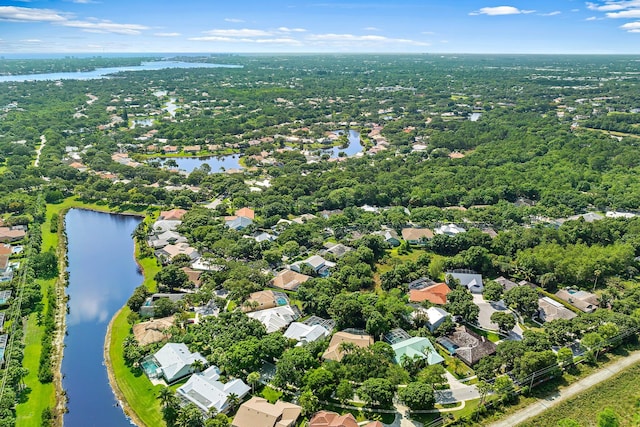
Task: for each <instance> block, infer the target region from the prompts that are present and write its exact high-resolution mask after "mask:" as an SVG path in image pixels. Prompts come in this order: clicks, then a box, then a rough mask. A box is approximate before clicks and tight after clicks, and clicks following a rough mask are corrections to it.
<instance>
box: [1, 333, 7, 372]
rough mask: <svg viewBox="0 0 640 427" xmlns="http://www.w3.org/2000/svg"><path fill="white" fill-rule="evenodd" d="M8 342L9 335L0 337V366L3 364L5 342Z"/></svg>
mask: <svg viewBox="0 0 640 427" xmlns="http://www.w3.org/2000/svg"><path fill="white" fill-rule="evenodd" d="M8 341H9V335H7V334H4V335H0V366H2V364H3V363H4V352H5V350H6V349H7V342H8Z"/></svg>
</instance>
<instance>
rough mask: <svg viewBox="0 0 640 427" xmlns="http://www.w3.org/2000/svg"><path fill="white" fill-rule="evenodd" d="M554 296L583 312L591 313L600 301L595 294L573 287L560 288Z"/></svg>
mask: <svg viewBox="0 0 640 427" xmlns="http://www.w3.org/2000/svg"><path fill="white" fill-rule="evenodd" d="M556 296H557V297H558V298H560V299H561V300H563V301H566V302H568V303H569V304H571V305H573V306H574V307H576V308H577V309H578V310H580V311H583V312H585V313H593V312H594V311H595V310H596V308H598V304H599V303H600V301H599V300H598V296H597V295H596V294H592V293H591V292H587V291H578V290H575V289H561V290H559V291H558V292H556Z"/></svg>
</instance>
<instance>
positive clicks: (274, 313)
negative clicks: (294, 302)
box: [247, 305, 300, 334]
mask: <svg viewBox="0 0 640 427" xmlns="http://www.w3.org/2000/svg"><path fill="white" fill-rule="evenodd" d="M247 316H249V317H251V318H252V319H256V320H258V321H259V322H260V323H262V324H263V325H264V327H265V328H267V333H268V334H270V333H272V332H275V331H279V330H280V329H283V328H284V327H286V326H287V325H289V323H291V322H293V321H294V320H297V319H298V317H300V316H299V315H298V314H297V313H296V312H295V311H293V309H292V308H291V307H290V306H288V305H282V306H280V307H274V308H268V309H266V310H259V311H252V312H251V313H247Z"/></svg>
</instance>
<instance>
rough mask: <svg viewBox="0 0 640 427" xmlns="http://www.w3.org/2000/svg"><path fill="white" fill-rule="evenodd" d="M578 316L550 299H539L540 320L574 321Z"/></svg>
mask: <svg viewBox="0 0 640 427" xmlns="http://www.w3.org/2000/svg"><path fill="white" fill-rule="evenodd" d="M576 316H577V314H576V313H574V312H573V311H571V310H569V309H568V308H567V307H565V306H564V305H562V304H561V303H559V302H558V301H555V300H553V299H551V298H549V297H542V298H540V299H538V318H539V319H540V320H542V321H543V322H551V321H552V320H556V319H567V320H569V319H573V318H574V317H576Z"/></svg>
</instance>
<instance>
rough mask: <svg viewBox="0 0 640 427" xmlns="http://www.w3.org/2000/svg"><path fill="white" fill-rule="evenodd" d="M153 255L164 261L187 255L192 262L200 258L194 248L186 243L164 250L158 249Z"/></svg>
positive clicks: (167, 247) (168, 246) (170, 246)
mask: <svg viewBox="0 0 640 427" xmlns="http://www.w3.org/2000/svg"><path fill="white" fill-rule="evenodd" d="M155 253H156V256H157V257H158V258H162V259H164V260H165V261H167V260H168V261H170V260H172V259H174V258H175V257H177V256H178V255H187V256H188V257H189V258H190V259H191V260H192V261H195V260H196V259H198V258H199V257H200V254H199V253H198V251H197V250H196V249H195V248H192V247H191V246H189V244H188V243H177V244H175V245H167V246H165V247H164V248H161V249H158V250H157V251H156V252H155Z"/></svg>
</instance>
